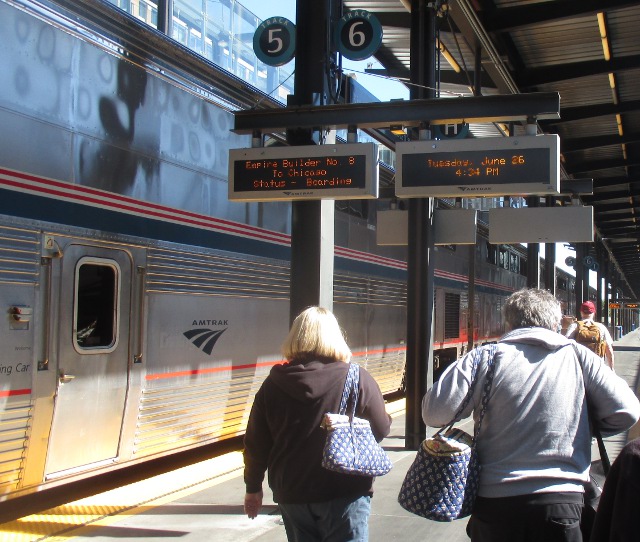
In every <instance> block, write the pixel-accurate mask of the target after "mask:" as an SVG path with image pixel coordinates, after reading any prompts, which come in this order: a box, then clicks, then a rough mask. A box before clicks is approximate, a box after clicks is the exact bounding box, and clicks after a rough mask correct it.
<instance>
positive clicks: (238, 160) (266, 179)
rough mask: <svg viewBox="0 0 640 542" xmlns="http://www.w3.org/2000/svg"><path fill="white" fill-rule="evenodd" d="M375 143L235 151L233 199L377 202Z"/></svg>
mask: <svg viewBox="0 0 640 542" xmlns="http://www.w3.org/2000/svg"><path fill="white" fill-rule="evenodd" d="M376 158H377V148H376V146H375V145H374V144H373V143H349V144H343V145H318V146H303V147H274V148H268V147H265V148H251V149H235V150H232V151H230V155H229V199H232V200H238V201H251V200H254V201H257V200H294V199H354V198H374V197H377V190H378V182H377V180H378V171H377V159H376Z"/></svg>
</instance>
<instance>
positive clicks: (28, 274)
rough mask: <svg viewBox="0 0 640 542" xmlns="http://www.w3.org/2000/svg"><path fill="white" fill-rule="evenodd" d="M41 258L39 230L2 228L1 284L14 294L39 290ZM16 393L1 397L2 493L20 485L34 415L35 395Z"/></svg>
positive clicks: (0, 478) (0, 449) (10, 391)
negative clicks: (22, 289)
mask: <svg viewBox="0 0 640 542" xmlns="http://www.w3.org/2000/svg"><path fill="white" fill-rule="evenodd" d="M39 259H40V237H39V233H38V232H37V231H35V230H32V229H26V228H13V227H8V226H0V285H2V284H4V285H5V288H9V289H10V290H11V291H13V289H14V288H15V287H21V286H28V287H30V288H33V287H35V286H36V285H37V282H38V273H39ZM6 302H10V301H9V300H6ZM5 308H8V307H5ZM12 391H15V390H8V395H7V396H5V397H0V401H1V402H2V404H3V408H2V412H1V413H0V493H5V492H7V491H11V490H13V489H16V488H17V487H18V484H19V483H20V480H21V477H22V472H23V468H24V464H23V461H24V454H25V451H26V449H27V441H28V437H29V427H30V424H31V418H32V415H33V412H32V409H33V405H32V401H31V395H30V394H25V395H12V394H11V393H12ZM26 391H27V392H28V390H26Z"/></svg>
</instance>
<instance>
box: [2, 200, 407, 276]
mask: <svg viewBox="0 0 640 542" xmlns="http://www.w3.org/2000/svg"><path fill="white" fill-rule="evenodd" d="M0 213H2V214H5V215H9V216H19V217H22V218H26V219H31V220H39V221H43V222H53V223H56V224H63V225H69V226H75V227H80V228H88V229H94V230H100V231H107V232H110V233H115V234H122V235H130V236H134V237H139V238H149V239H153V240H157V241H168V242H173V243H181V244H186V245H192V246H197V247H203V248H211V249H215V250H224V251H228V252H236V253H241V254H250V255H253V256H258V257H264V258H274V259H278V260H287V261H288V260H289V259H290V257H291V249H290V247H288V246H286V245H278V244H275V243H269V242H266V241H262V240H259V239H251V238H250V237H243V236H237V235H232V234H226V233H222V232H216V231H211V230H206V229H203V228H197V227H194V226H186V225H181V224H175V223H173V222H165V221H163V220H157V219H153V218H147V217H141V216H136V215H130V214H127V213H123V212H117V211H111V210H108V209H103V208H100V207H91V206H88V205H82V204H79V203H73V202H68V201H64V200H58V199H52V198H47V197H43V196H36V195H33V194H25V193H22V192H16V191H13V190H4V189H0ZM336 268H337V269H338V270H340V271H345V272H352V273H362V274H367V275H376V276H379V277H382V278H388V279H393V280H400V281H404V280H406V271H404V270H402V269H393V268H389V267H385V266H380V265H376V264H374V263H369V262H364V261H359V260H352V259H350V258H343V257H340V256H337V257H336Z"/></svg>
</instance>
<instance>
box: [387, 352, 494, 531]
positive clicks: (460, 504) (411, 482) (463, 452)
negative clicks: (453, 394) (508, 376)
mask: <svg viewBox="0 0 640 542" xmlns="http://www.w3.org/2000/svg"><path fill="white" fill-rule="evenodd" d="M495 350H496V345H495V344H493V345H490V346H489V347H482V348H478V349H476V351H475V355H474V360H473V368H472V373H471V385H470V386H469V391H468V393H467V395H466V397H465V398H464V400H463V401H462V404H461V405H460V408H459V409H458V412H457V413H456V415H455V416H454V418H453V420H452V421H451V423H449V424H448V425H446V426H445V427H444V428H442V429H441V430H440V431H438V432H437V433H436V434H435V435H434V436H433V437H431V438H427V439H425V440H424V441H423V442H422V445H421V446H420V449H419V450H418V453H417V454H416V458H415V460H414V461H413V464H412V465H411V467H410V468H409V471H408V472H407V474H406V476H405V478H404V481H403V483H402V487H401V488H400V494H399V495H398V502H399V503H400V505H401V506H402V507H403V508H404V509H405V510H408V511H409V512H411V513H413V514H416V515H418V516H422V517H424V518H427V519H431V520H434V521H453V520H454V519H460V518H464V517H467V516H468V515H470V514H471V511H472V509H473V504H474V502H475V498H476V495H477V493H478V484H479V479H480V464H479V462H478V456H477V453H476V441H477V438H478V434H479V432H480V427H481V425H482V418H483V417H484V412H485V410H486V407H487V402H488V400H489V392H490V391H491V384H492V382H493V375H494V373H495V364H494V363H493V357H494V355H495ZM483 351H488V368H487V378H486V379H485V384H484V389H483V392H482V403H481V411H480V416H479V417H478V423H477V424H476V426H475V430H474V437H473V438H472V437H471V436H470V435H469V434H467V433H465V432H464V431H462V430H461V429H455V428H453V427H452V426H453V424H454V423H455V422H456V421H458V418H459V416H460V415H461V413H462V411H463V410H464V409H465V407H466V405H467V404H468V402H469V401H470V400H471V397H472V396H473V390H474V389H475V383H476V372H477V369H478V364H479V362H480V360H481V358H482V352H483Z"/></svg>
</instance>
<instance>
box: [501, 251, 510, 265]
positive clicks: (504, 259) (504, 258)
mask: <svg viewBox="0 0 640 542" xmlns="http://www.w3.org/2000/svg"><path fill="white" fill-rule="evenodd" d="M509 261H510V260H509V250H508V249H507V248H506V247H501V248H500V267H502V269H507V270H508V269H509Z"/></svg>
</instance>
